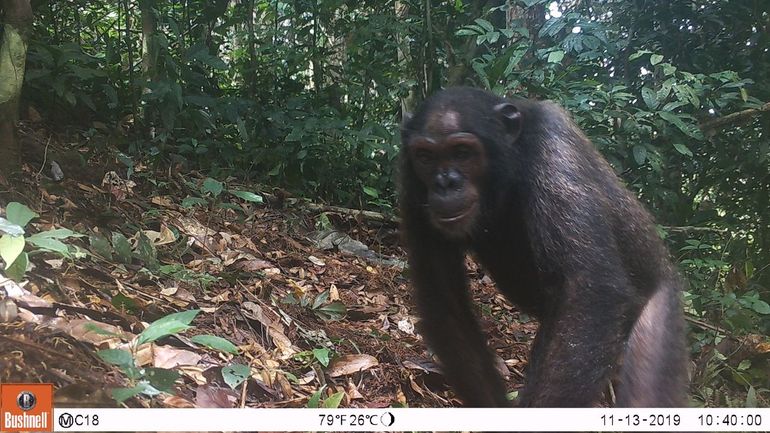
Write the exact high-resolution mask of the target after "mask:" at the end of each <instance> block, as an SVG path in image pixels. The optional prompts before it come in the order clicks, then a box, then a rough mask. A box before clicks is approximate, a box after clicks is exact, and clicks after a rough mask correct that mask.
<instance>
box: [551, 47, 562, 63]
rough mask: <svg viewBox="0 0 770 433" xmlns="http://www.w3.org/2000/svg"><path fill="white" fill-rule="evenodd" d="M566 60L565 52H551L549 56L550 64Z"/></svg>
mask: <svg viewBox="0 0 770 433" xmlns="http://www.w3.org/2000/svg"><path fill="white" fill-rule="evenodd" d="M563 58H564V51H561V50H558V51H551V52H550V53H549V54H548V63H559V62H561V60H562V59H563Z"/></svg>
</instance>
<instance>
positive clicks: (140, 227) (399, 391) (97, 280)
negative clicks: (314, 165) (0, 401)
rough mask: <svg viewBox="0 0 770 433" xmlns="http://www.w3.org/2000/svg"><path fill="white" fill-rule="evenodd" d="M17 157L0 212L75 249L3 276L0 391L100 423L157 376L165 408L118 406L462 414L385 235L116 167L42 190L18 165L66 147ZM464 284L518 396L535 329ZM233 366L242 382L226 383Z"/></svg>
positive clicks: (0, 184) (361, 222) (378, 226)
mask: <svg viewBox="0 0 770 433" xmlns="http://www.w3.org/2000/svg"><path fill="white" fill-rule="evenodd" d="M23 139H24V140H25V141H26V142H27V144H29V146H28V147H27V149H28V155H27V158H26V161H27V162H26V163H25V165H24V172H23V175H22V176H21V177H18V178H14V179H5V180H0V192H1V193H2V195H3V200H2V203H0V204H2V205H7V203H9V202H14V201H15V202H20V203H23V204H25V205H26V206H28V207H29V208H30V209H32V210H33V211H34V212H36V213H37V214H39V216H38V217H37V218H35V219H33V220H32V221H31V222H30V223H29V225H28V226H27V228H26V230H27V234H31V233H36V232H45V231H48V230H52V229H69V230H72V231H74V232H76V233H78V234H80V235H83V236H81V237H70V238H68V239H67V240H66V241H65V242H66V244H67V246H68V251H69V253H68V254H66V255H62V254H61V253H54V252H50V251H39V250H38V251H35V250H34V249H32V250H30V249H29V248H28V251H30V253H31V254H30V263H31V265H32V266H31V269H28V271H27V272H26V275H25V278H24V280H23V282H22V283H21V284H20V285H17V284H16V283H14V282H12V281H9V280H7V279H5V278H4V276H3V275H0V288H3V289H5V292H7V293H9V294H10V293H15V296H10V298H12V301H11V302H12V303H13V304H15V308H13V309H11V308H9V304H8V302H7V301H8V300H7V299H6V301H2V302H5V304H4V305H5V310H4V311H6V313H4V314H0V383H6V382H50V383H54V385H55V389H56V393H55V399H56V404H57V405H59V406H60V407H61V406H63V407H74V406H82V407H111V406H115V405H117V404H118V403H117V402H116V400H115V399H114V398H113V390H114V389H121V388H122V389H131V387H133V386H135V385H137V384H138V383H139V382H142V380H148V378H149V381H150V382H151V383H152V384H153V386H154V387H155V388H156V389H158V388H163V386H162V383H160V382H162V380H157V377H156V381H153V380H152V378H151V375H150V372H151V371H155V372H158V377H169V376H164V375H163V374H162V373H161V372H162V371H165V370H151V369H152V368H157V369H169V370H174V371H177V372H178V373H180V375H179V376H178V377H176V376H170V377H172V380H171V383H166V384H165V385H166V390H167V391H168V392H163V393H160V394H157V395H154V396H150V394H153V392H143V393H136V392H131V391H129V394H128V395H131V397H128V398H125V400H123V403H122V404H123V405H126V406H130V407H244V406H245V407H308V406H309V407H315V406H318V405H324V404H325V405H327V406H334V405H337V404H339V405H341V406H347V407H389V406H397V407H445V406H455V405H458V404H459V403H460V402H459V401H458V400H457V399H456V398H455V397H454V394H453V393H452V392H451V391H450V390H449V388H448V387H447V385H446V381H445V378H444V377H443V376H442V375H441V373H440V369H439V367H438V366H437V365H436V364H435V361H434V359H432V357H431V355H430V353H429V352H428V351H427V350H426V347H425V344H424V342H423V340H422V338H421V337H420V336H419V335H418V333H417V332H416V330H415V328H416V327H417V326H419V325H418V318H417V316H416V312H415V309H414V307H413V304H412V301H411V296H410V288H409V284H408V281H407V277H406V274H405V272H406V271H404V270H403V263H404V261H405V253H404V251H403V249H402V248H401V247H400V245H399V237H398V227H397V223H395V222H391V221H387V220H386V221H385V222H382V221H379V222H378V221H374V220H371V219H368V218H363V217H361V216H360V215H358V216H357V215H347V214H345V213H341V212H335V211H325V210H324V209H323V208H320V209H319V207H318V206H316V207H312V206H306V205H305V204H304V202H303V201H302V200H298V199H293V198H291V197H288V195H287V194H285V193H283V192H281V191H280V190H273V189H269V188H265V187H258V186H253V185H248V186H247V185H243V184H238V182H237V181H236V180H235V179H226V182H225V185H226V186H225V187H224V189H223V190H222V191H219V186H217V185H218V184H217V182H212V181H211V180H208V181H207V180H206V179H205V178H204V176H201V175H200V174H198V173H196V172H190V171H184V172H180V171H178V170H177V168H178V167H169V166H165V167H161V168H149V167H144V166H142V165H141V164H139V163H136V165H132V164H133V163H131V162H130V161H128V160H127V158H125V157H122V158H119V157H118V155H117V154H107V153H102V154H101V155H98V156H94V155H90V156H88V155H83V158H84V159H86V160H87V163H86V165H85V167H83V166H79V165H78V164H77V163H72V164H69V165H63V167H62V169H63V171H64V174H65V178H64V179H63V180H62V181H60V182H54V181H53V180H51V179H50V177H49V176H46V174H47V173H48V170H47V167H48V166H47V164H48V162H46V161H47V158H48V157H47V155H42V157H41V155H30V154H29V153H30V152H32V151H31V150H29V149H35V148H38V149H40V148H41V146H42V148H45V149H48V148H49V147H50V149H51V152H53V150H54V149H56V146H57V145H58V144H60V143H69V144H68V146H67V147H69V148H73V147H77V143H73V142H72V139H71V138H61V137H60V138H58V139H57V138H54V139H53V140H51V139H50V138H48V135H46V136H43V133H42V132H34V131H27V132H26V133H24V134H23ZM90 147H91V148H93V147H98V146H90ZM46 152H47V150H46ZM52 154H53V153H52ZM41 167H42V168H44V169H46V170H43V169H41ZM129 173H130V176H129ZM1 177H2V176H0V178H1ZM220 186H222V185H220ZM218 191H219V192H218ZM233 191H242V192H241V193H237V192H236V194H233V193H232V192H233ZM276 191H277V193H276ZM249 193H253V194H249ZM254 194H256V195H260V196H261V197H265V198H266V199H265V203H257V202H255V201H256V200H257V198H256V196H255V195H254ZM244 198H246V199H244ZM321 226H322V227H323V229H319V227H321ZM351 245H352V246H353V247H352V248H351ZM468 267H469V274H470V281H471V286H472V292H473V297H474V299H475V301H476V305H477V306H478V313H479V316H480V317H481V322H482V327H483V329H484V331H485V332H486V333H487V334H488V335H489V336H490V341H489V343H490V346H491V347H492V348H494V350H495V352H496V353H497V355H498V356H497V361H498V362H497V363H498V366H497V367H498V369H499V370H500V371H501V372H502V373H504V375H505V376H506V379H507V383H508V388H509V391H515V390H516V389H518V388H519V387H520V386H521V382H522V374H521V372H522V371H523V368H524V366H525V365H526V354H527V353H528V350H529V345H530V343H531V340H532V337H533V336H534V333H535V331H536V329H537V324H536V322H535V321H534V320H530V319H529V318H528V317H526V316H525V315H523V314H520V313H518V312H517V310H515V309H514V308H512V307H511V305H510V304H509V303H507V301H505V300H504V298H503V297H502V295H500V294H499V293H498V292H497V291H496V290H495V287H494V284H493V283H492V282H491V281H490V280H489V278H488V277H485V276H484V274H483V272H482V271H481V270H480V269H478V268H477V267H476V266H475V265H474V263H473V262H472V260H470V259H468ZM2 292H3V290H0V298H2V297H3V296H2ZM188 310H200V313H199V314H198V315H197V316H196V317H195V319H194V321H193V322H192V323H191V327H190V328H189V329H186V330H185V329H184V326H182V327H181V328H178V329H177V331H180V332H174V333H173V335H166V334H163V335H164V336H162V338H159V339H157V340H154V341H152V342H149V343H144V344H142V345H139V346H138V347H137V346H136V344H135V343H136V341H137V337H136V336H137V335H138V334H140V333H141V332H142V331H143V330H145V329H146V328H147V327H148V324H150V323H152V322H155V321H156V320H158V319H161V318H163V317H166V316H168V315H169V314H172V313H177V312H180V311H188ZM8 311H12V312H13V313H16V314H11V313H8ZM156 323H157V322H156ZM181 331H183V332H181ZM200 335H214V336H218V337H222V338H225V339H227V340H229V341H230V342H232V343H233V344H235V345H236V346H237V350H231V351H230V352H233V353H228V351H226V350H224V349H222V347H223V346H222V345H221V344H219V345H216V344H215V345H211V344H209V347H207V346H206V345H205V344H201V341H202V340H196V339H195V338H194V336H200ZM211 347H217V348H218V349H219V350H214V349H212V348H211ZM104 349H121V350H124V351H128V352H129V353H130V354H131V357H132V358H133V361H132V362H133V363H134V365H135V366H136V367H139V368H142V369H145V370H144V371H143V372H140V373H136V371H134V370H131V369H130V368H127V367H126V364H125V362H123V363H122V364H121V363H118V362H114V360H113V362H112V363H108V362H107V361H106V360H109V359H110V358H109V357H107V355H105V353H107V352H100V351H103V350H104ZM234 365H235V366H237V365H241V366H249V367H250V371H249V370H247V373H246V374H245V375H244V374H243V372H242V370H241V373H240V374H241V380H236V379H237V378H238V377H239V376H238V373H237V371H238V370H237V368H235V367H233V366H234ZM134 373H136V376H134V378H133V379H132V378H130V376H131V375H132V374H134ZM233 378H236V379H233ZM231 385H232V386H231ZM133 389H134V390H137V392H138V390H139V388H133ZM144 389H145V391H148V389H147V388H144ZM150 391H151V390H150ZM319 391H320V392H319ZM125 395H126V394H124V396H125Z"/></svg>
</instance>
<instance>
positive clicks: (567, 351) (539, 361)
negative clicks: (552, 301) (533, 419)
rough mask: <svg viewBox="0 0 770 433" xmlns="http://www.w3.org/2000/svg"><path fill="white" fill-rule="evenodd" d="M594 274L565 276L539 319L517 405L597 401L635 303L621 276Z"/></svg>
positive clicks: (579, 404)
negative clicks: (556, 298) (558, 295)
mask: <svg viewBox="0 0 770 433" xmlns="http://www.w3.org/2000/svg"><path fill="white" fill-rule="evenodd" d="M599 275H601V276H594V275H586V274H583V275H582V276H581V275H578V274H568V275H566V276H565V279H566V280H565V286H564V288H563V289H562V292H563V294H564V295H565V296H564V298H563V300H562V302H560V303H559V306H558V307H557V310H556V311H554V313H553V314H549V315H548V316H546V317H544V318H543V320H542V321H541V325H540V330H539V332H538V334H537V337H536V338H535V342H534V345H533V348H532V354H531V356H530V362H529V369H528V371H527V384H526V387H525V389H524V391H523V392H522V393H521V399H520V405H521V406H525V407H526V406H533V407H586V406H591V405H593V404H596V402H599V401H601V394H602V392H603V391H605V390H606V388H607V384H608V380H609V378H610V374H611V373H612V368H613V367H614V366H615V365H617V361H618V359H619V357H620V354H621V351H622V350H623V348H624V347H625V344H624V343H625V341H626V340H627V338H628V334H629V332H630V329H631V327H632V324H633V321H632V320H633V318H635V317H636V315H637V314H638V313H631V311H632V310H633V309H634V307H633V306H635V305H639V303H638V302H636V300H634V299H632V296H631V295H630V294H628V293H626V291H627V290H628V289H627V287H628V286H623V284H625V283H622V282H620V280H622V279H617V280H614V281H613V277H612V276H611V275H607V274H605V273H602V272H600V273H599ZM604 278H607V279H604ZM571 294H572V295H571Z"/></svg>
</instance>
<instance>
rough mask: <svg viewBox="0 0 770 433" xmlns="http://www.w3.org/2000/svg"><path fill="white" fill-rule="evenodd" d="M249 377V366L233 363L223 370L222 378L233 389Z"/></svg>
mask: <svg viewBox="0 0 770 433" xmlns="http://www.w3.org/2000/svg"><path fill="white" fill-rule="evenodd" d="M249 376H251V368H250V367H249V366H248V365H243V364H236V363H233V364H230V365H226V366H224V367H223V368H222V378H223V379H224V380H225V383H226V384H227V386H229V387H230V388H232V389H235V388H237V387H238V385H240V384H242V383H243V382H245V381H246V379H248V378H249Z"/></svg>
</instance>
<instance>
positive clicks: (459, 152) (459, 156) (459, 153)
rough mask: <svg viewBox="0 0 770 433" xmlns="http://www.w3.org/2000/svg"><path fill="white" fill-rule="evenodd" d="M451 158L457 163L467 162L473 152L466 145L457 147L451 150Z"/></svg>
mask: <svg viewBox="0 0 770 433" xmlns="http://www.w3.org/2000/svg"><path fill="white" fill-rule="evenodd" d="M452 157H453V158H454V159H455V160H457V161H467V160H469V159H471V158H472V157H473V150H471V148H470V147H468V146H466V145H464V144H463V145H459V146H455V147H454V148H452Z"/></svg>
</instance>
